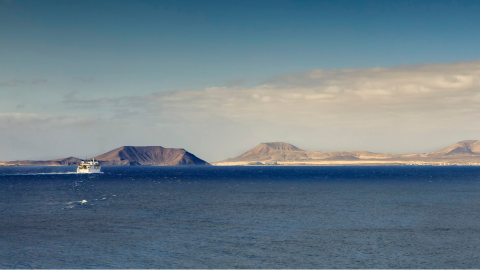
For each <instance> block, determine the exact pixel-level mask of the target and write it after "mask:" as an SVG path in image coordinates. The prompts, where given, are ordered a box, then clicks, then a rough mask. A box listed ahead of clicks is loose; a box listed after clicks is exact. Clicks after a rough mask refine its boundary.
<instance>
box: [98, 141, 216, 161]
mask: <svg viewBox="0 0 480 270" xmlns="http://www.w3.org/2000/svg"><path fill="white" fill-rule="evenodd" d="M95 159H97V160H98V161H99V162H100V164H102V165H156V166H162V165H170V166H173V165H209V164H208V163H207V162H206V161H204V160H201V159H199V158H197V157H196V156H195V155H193V154H191V153H189V152H187V151H186V150H184V149H180V148H163V147H161V146H122V147H119V148H117V149H114V150H112V151H109V152H107V153H105V154H102V155H99V156H96V157H95Z"/></svg>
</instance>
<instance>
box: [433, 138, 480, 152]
mask: <svg viewBox="0 0 480 270" xmlns="http://www.w3.org/2000/svg"><path fill="white" fill-rule="evenodd" d="M427 155H429V156H452V155H480V141H477V140H467V141H461V142H458V143H455V144H452V145H450V146H447V147H445V148H442V149H440V150H438V151H435V152H430V153H428V154H427Z"/></svg>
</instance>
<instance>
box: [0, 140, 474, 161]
mask: <svg viewBox="0 0 480 270" xmlns="http://www.w3.org/2000/svg"><path fill="white" fill-rule="evenodd" d="M94 158H95V160H98V161H99V162H100V164H101V165H103V166H142V165H144V166H179V165H195V166H208V165H215V166H235V165H236V166H242V165H289V166H302V165H310V166H322V165H327V166H332V165H480V141H478V140H467V141H461V142H458V143H455V144H452V145H450V146H448V147H445V148H442V149H440V150H438V151H434V152H429V153H422V154H384V153H373V152H367V151H331V152H321V151H307V150H302V149H300V148H298V147H296V146H294V145H292V144H289V143H285V142H270V143H261V144H259V145H258V146H256V147H254V148H252V149H250V150H249V151H247V152H245V153H244V154H242V155H240V156H238V157H235V158H229V159H226V160H223V161H220V162H214V163H211V164H210V163H208V162H206V161H205V160H202V159H200V158H198V157H196V156H195V155H194V154H192V153H190V152H188V151H186V150H185V149H181V148H164V147H161V146H122V147H119V148H116V149H114V150H111V151H109V152H106V153H104V154H101V155H99V156H96V157H94ZM80 161H81V159H79V158H76V157H68V158H61V159H54V160H46V161H40V160H19V161H7V162H0V166H76V165H78V164H80Z"/></svg>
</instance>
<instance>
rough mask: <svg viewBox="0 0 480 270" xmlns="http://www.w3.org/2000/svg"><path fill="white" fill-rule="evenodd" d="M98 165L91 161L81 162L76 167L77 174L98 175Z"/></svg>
mask: <svg viewBox="0 0 480 270" xmlns="http://www.w3.org/2000/svg"><path fill="white" fill-rule="evenodd" d="M100 169H101V167H100V164H99V163H98V162H97V161H95V159H92V161H88V162H85V161H83V160H82V161H81V162H80V165H78V168H77V173H100Z"/></svg>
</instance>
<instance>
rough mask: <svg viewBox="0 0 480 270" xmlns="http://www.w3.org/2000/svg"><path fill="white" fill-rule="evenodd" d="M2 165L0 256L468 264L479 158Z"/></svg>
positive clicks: (116, 263)
mask: <svg viewBox="0 0 480 270" xmlns="http://www.w3.org/2000/svg"><path fill="white" fill-rule="evenodd" d="M73 171H75V168H74V167H0V268H30V267H34V268H80V267H82V268H479V267H480V255H479V254H480V252H479V250H480V168H479V167H452V166H450V167H275V166H272V167H104V168H103V171H104V173H103V174H100V175H77V174H72V173H69V172H73Z"/></svg>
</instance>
